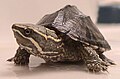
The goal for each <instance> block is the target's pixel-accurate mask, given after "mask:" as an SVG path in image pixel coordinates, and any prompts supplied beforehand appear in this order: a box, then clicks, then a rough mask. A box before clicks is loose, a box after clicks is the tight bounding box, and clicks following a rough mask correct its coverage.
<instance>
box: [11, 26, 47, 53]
mask: <svg viewBox="0 0 120 79" xmlns="http://www.w3.org/2000/svg"><path fill="white" fill-rule="evenodd" d="M12 30H13V32H14V36H15V38H16V41H17V43H18V45H19V46H20V48H22V49H25V50H27V51H28V52H30V53H32V54H35V53H38V52H39V53H40V52H41V51H42V49H44V45H45V41H46V35H45V28H44V27H42V26H40V25H39V28H38V26H37V25H33V24H13V26H12Z"/></svg>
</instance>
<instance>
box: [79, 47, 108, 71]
mask: <svg viewBox="0 0 120 79" xmlns="http://www.w3.org/2000/svg"><path fill="white" fill-rule="evenodd" d="M81 55H82V59H83V60H84V61H85V64H86V65H87V68H88V69H89V70H90V71H92V72H100V71H107V68H108V64H107V63H105V62H104V61H102V60H101V59H100V58H99V55H98V54H97V53H96V51H95V50H93V49H92V48H91V47H89V46H84V47H83V50H82V53H81Z"/></svg>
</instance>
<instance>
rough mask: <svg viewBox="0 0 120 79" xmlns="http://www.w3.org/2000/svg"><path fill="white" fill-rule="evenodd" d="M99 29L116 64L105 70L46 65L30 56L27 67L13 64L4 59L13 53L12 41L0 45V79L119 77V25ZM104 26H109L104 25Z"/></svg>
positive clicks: (93, 78)
mask: <svg viewBox="0 0 120 79" xmlns="http://www.w3.org/2000/svg"><path fill="white" fill-rule="evenodd" d="M99 26H101V27H99V28H100V31H101V32H102V34H103V35H104V36H105V38H106V39H107V40H108V42H109V43H110V45H111V46H112V50H111V51H108V52H105V54H106V56H107V57H109V58H110V59H112V60H114V61H115V63H116V64H117V65H115V66H110V67H109V69H108V71H109V73H107V72H103V73H97V74H94V73H93V74H92V73H90V72H88V71H87V70H86V67H85V66H84V65H74V64H73V65H46V64H41V63H44V61H43V60H42V59H40V58H37V57H34V56H31V58H30V64H29V67H25V66H15V65H14V64H13V63H9V62H7V61H6V60H7V59H8V58H10V57H12V56H13V55H14V54H15V51H16V49H17V45H16V43H15V41H14V43H11V44H6V45H1V46H0V79H119V78H120V49H119V47H120V27H119V25H112V26H110V25H99ZM105 26H110V27H109V28H108V27H105Z"/></svg>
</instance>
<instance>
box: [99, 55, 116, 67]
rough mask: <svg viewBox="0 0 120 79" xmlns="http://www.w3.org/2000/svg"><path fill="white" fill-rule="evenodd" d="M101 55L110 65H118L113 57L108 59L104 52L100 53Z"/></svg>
mask: <svg viewBox="0 0 120 79" xmlns="http://www.w3.org/2000/svg"><path fill="white" fill-rule="evenodd" d="M99 57H100V58H101V59H102V60H103V61H104V62H106V63H108V64H110V65H116V64H115V63H114V62H113V61H112V60H111V59H108V58H107V57H106V56H105V55H104V54H103V53H101V54H99Z"/></svg>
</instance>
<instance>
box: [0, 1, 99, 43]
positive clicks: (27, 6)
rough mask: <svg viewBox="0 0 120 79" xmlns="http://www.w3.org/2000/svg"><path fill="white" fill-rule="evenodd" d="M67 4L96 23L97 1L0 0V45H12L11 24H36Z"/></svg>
mask: <svg viewBox="0 0 120 79" xmlns="http://www.w3.org/2000/svg"><path fill="white" fill-rule="evenodd" d="M67 4H71V5H76V6H77V7H78V8H79V9H80V10H81V11H82V12H83V13H85V14H87V15H89V16H91V18H92V19H93V21H94V22H95V21H96V16H97V5H98V0H0V43H2V44H4V43H6V44H7V43H12V42H13V43H14V42H15V39H13V34H12V30H11V25H12V24H13V23H34V24H35V23H36V22H38V20H39V19H40V18H41V17H42V16H44V15H45V14H49V13H52V12H55V11H56V10H58V9H60V8H62V7H64V6H65V5H67Z"/></svg>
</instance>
